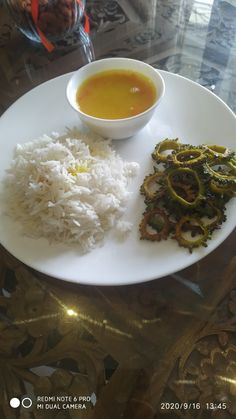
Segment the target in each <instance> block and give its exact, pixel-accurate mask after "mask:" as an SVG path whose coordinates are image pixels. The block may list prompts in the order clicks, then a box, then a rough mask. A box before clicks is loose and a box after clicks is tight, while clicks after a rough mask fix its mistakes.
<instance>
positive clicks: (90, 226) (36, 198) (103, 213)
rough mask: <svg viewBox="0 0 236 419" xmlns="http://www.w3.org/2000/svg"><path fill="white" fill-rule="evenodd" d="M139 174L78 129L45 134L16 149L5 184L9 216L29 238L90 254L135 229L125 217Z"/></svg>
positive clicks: (132, 165)
mask: <svg viewBox="0 0 236 419" xmlns="http://www.w3.org/2000/svg"><path fill="white" fill-rule="evenodd" d="M137 170H138V164H137V163H134V162H132V163H128V162H124V161H123V160H122V159H121V157H120V156H119V155H117V154H116V153H115V151H114V150H113V149H112V148H111V145H110V142H109V141H108V140H104V139H102V138H100V137H97V136H93V135H91V134H89V135H88V134H85V133H82V132H79V131H78V130H76V129H73V130H68V132H67V134H66V135H62V136H59V135H58V134H56V133H53V134H52V136H51V137H49V136H47V135H44V136H43V137H41V138H39V139H36V140H34V141H31V142H27V143H25V144H22V145H20V144H18V145H17V147H16V150H15V155H14V160H13V162H12V164H11V167H10V169H9V170H8V171H7V178H6V182H5V202H6V212H7V213H8V215H10V216H11V217H13V218H14V219H15V220H17V221H19V222H20V223H21V225H22V231H23V234H25V235H27V236H30V237H34V238H40V237H44V238H47V239H48V240H49V241H50V242H63V243H66V244H78V245H79V246H80V248H81V249H82V250H83V251H84V252H87V251H90V250H92V249H93V248H94V247H95V246H97V245H98V244H102V242H103V239H104V235H105V232H106V231H108V230H109V229H111V228H116V229H117V230H118V231H120V234H121V235H124V234H125V233H126V232H127V231H129V230H130V229H131V226H132V225H131V224H130V223H129V222H126V221H122V220H121V217H122V215H123V214H124V211H125V209H126V207H127V202H128V200H129V197H130V192H128V189H127V187H128V184H129V181H130V179H131V178H132V177H133V176H135V175H136V174H137Z"/></svg>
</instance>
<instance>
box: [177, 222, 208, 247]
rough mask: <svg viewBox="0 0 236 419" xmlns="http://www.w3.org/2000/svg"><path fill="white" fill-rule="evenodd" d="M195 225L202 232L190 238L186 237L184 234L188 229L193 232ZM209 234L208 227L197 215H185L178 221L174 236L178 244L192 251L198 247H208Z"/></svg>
mask: <svg viewBox="0 0 236 419" xmlns="http://www.w3.org/2000/svg"><path fill="white" fill-rule="evenodd" d="M193 227H197V228H198V229H199V230H200V234H197V237H194V238H193V237H191V238H189V239H188V238H186V237H184V236H183V234H184V233H186V231H188V230H189V231H190V232H192V229H193ZM184 228H185V231H184ZM209 236H210V235H209V230H208V228H207V227H206V226H205V225H204V224H203V222H202V221H201V220H200V219H199V218H197V217H195V216H192V215H185V216H183V217H182V218H181V219H180V220H179V221H178V222H177V223H176V226H175V236H174V237H175V239H176V240H177V242H178V244H179V245H180V246H182V247H186V248H187V249H188V250H189V252H190V253H192V251H193V249H194V248H196V247H200V246H204V247H206V246H207V240H208V238H209Z"/></svg>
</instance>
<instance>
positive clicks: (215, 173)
mask: <svg viewBox="0 0 236 419" xmlns="http://www.w3.org/2000/svg"><path fill="white" fill-rule="evenodd" d="M215 166H218V168H216V169H214V167H215ZM225 169H226V170H225ZM204 170H205V172H206V173H208V174H209V175H210V176H211V178H212V179H214V180H216V181H217V182H218V183H220V184H225V185H226V184H228V185H229V184H235V183H236V169H234V168H233V167H232V165H231V164H230V162H227V161H226V162H225V161H223V162H214V161H212V162H206V163H204Z"/></svg>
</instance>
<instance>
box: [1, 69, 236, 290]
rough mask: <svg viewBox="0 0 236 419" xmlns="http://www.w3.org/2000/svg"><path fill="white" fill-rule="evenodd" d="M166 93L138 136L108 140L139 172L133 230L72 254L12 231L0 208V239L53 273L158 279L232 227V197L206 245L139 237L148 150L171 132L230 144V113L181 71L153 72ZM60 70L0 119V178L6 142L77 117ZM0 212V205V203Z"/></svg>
mask: <svg viewBox="0 0 236 419" xmlns="http://www.w3.org/2000/svg"><path fill="white" fill-rule="evenodd" d="M161 73H162V75H163V77H164V79H165V82H166V94H165V97H164V98H163V100H162V102H161V104H160V106H159V107H158V109H157V111H156V113H155V115H154V117H153V119H152V120H151V122H150V123H149V125H148V126H146V127H145V128H144V129H143V130H142V131H141V132H140V133H139V134H138V135H136V136H135V137H133V138H130V139H129V140H120V141H118V142H117V141H115V142H114V147H115V148H116V149H117V151H118V152H119V153H120V154H121V156H122V157H123V158H124V159H126V160H129V161H137V162H138V163H139V164H140V173H139V176H138V177H137V178H136V179H135V181H133V183H132V185H131V189H132V191H133V196H132V199H131V200H130V203H129V207H128V210H127V213H126V217H125V219H126V220H128V221H132V222H133V230H132V232H131V234H130V235H129V237H128V238H127V239H126V240H125V241H123V242H117V241H116V240H114V239H112V238H111V237H110V236H107V238H106V240H105V244H104V246H103V247H100V248H97V249H95V250H93V251H92V252H91V253H88V254H85V255H79V254H78V253H77V251H76V250H75V249H73V248H69V247H67V246H65V245H63V244H58V245H49V243H48V242H47V241H46V240H45V239H39V240H34V239H29V238H26V237H23V236H22V235H21V234H20V229H19V226H18V225H17V224H16V223H14V222H13V221H12V220H11V219H10V218H9V217H7V216H4V215H2V214H1V215H0V240H1V243H2V245H3V246H4V247H5V248H6V249H7V250H8V251H9V252H10V253H12V254H13V255H14V256H15V257H17V258H18V259H19V260H21V261H22V262H24V263H25V264H27V265H29V266H31V267H33V268H35V269H36V270H38V271H40V272H43V273H45V274H48V275H51V276H54V277H56V278H58V279H63V280H67V281H73V282H77V283H84V284H96V285H119V284H132V283H137V282H143V281H147V280H151V279H154V278H160V277H163V276H165V275H168V274H170V273H173V272H176V271H178V270H180V269H183V268H185V267H187V266H189V265H191V264H193V263H194V262H197V261H198V260H200V259H202V258H203V257H204V256H206V255H207V254H208V253H210V252H211V251H212V250H214V249H215V248H216V247H217V246H219V245H220V244H221V243H222V242H223V241H224V240H225V239H226V237H227V236H228V235H229V234H230V233H231V231H232V230H233V228H234V227H235V220H236V218H235V212H236V202H235V200H234V202H233V201H232V202H230V204H229V205H228V208H227V221H226V222H225V223H224V224H223V226H222V228H221V229H220V230H219V231H217V232H214V234H213V237H212V240H210V241H209V244H208V247H207V248H200V249H196V250H194V252H193V254H191V255H190V254H189V252H188V250H187V249H184V248H181V247H179V246H178V245H177V243H176V242H175V241H174V240H171V239H170V240H167V241H164V242H161V243H150V242H148V241H140V240H139V232H138V225H139V222H140V219H141V216H142V212H143V210H144V203H143V198H142V197H141V196H140V194H139V187H140V184H141V183H142V181H143V178H144V176H146V175H147V174H149V173H150V172H151V170H152V163H151V152H152V150H153V148H154V146H155V144H156V143H157V142H158V141H160V140H162V139H164V138H165V137H172V138H175V137H179V138H180V139H181V141H183V142H187V143H191V144H194V145H197V144H200V143H211V144H212V143H216V144H226V145H227V146H229V147H230V148H233V149H235V133H236V117H235V115H234V114H233V112H232V111H231V110H230V109H229V108H228V107H227V105H225V104H224V103H223V102H222V101H221V100H220V99H219V98H218V97H216V96H215V95H213V94H212V93H210V92H209V91H208V90H206V89H205V88H203V87H201V86H199V85H198V84H196V83H193V82H191V81H190V80H187V79H185V78H183V77H180V76H177V75H174V74H170V73H166V72H161ZM69 77H70V75H69V74H67V75H64V76H61V77H58V78H56V79H54V80H51V81H49V82H47V83H44V84H42V85H40V86H38V87H37V88H35V89H33V90H32V91H30V92H29V93H27V94H26V95H24V96H23V97H21V98H20V99H19V100H18V101H17V102H15V103H14V104H13V105H12V106H11V107H10V108H9V109H8V110H7V112H5V114H4V115H3V116H2V118H1V119H0V134H1V145H0V182H1V184H2V179H3V177H4V172H5V169H6V168H7V167H9V165H10V162H11V159H12V154H13V149H14V147H15V145H16V144H17V143H23V142H26V141H29V140H32V139H33V138H36V137H38V136H40V135H41V134H44V133H48V134H50V133H51V132H52V131H58V132H63V131H64V130H65V127H66V126H67V127H72V126H75V125H78V116H77V115H76V113H74V112H73V110H72V109H71V107H70V106H69V104H68V103H67V101H66V95H65V91H66V84H67V81H68V80H69ZM0 212H1V207H0Z"/></svg>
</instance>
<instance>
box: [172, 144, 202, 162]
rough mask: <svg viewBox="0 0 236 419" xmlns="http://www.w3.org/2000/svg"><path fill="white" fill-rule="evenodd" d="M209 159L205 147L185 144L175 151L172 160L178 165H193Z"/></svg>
mask: <svg viewBox="0 0 236 419" xmlns="http://www.w3.org/2000/svg"><path fill="white" fill-rule="evenodd" d="M206 160H207V155H206V154H205V149H204V148H203V147H194V146H191V145H184V146H183V147H181V148H180V150H179V151H176V152H173V154H172V161H173V164H174V165H175V166H178V167H193V166H197V165H199V164H202V163H203V162H205V161H206Z"/></svg>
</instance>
